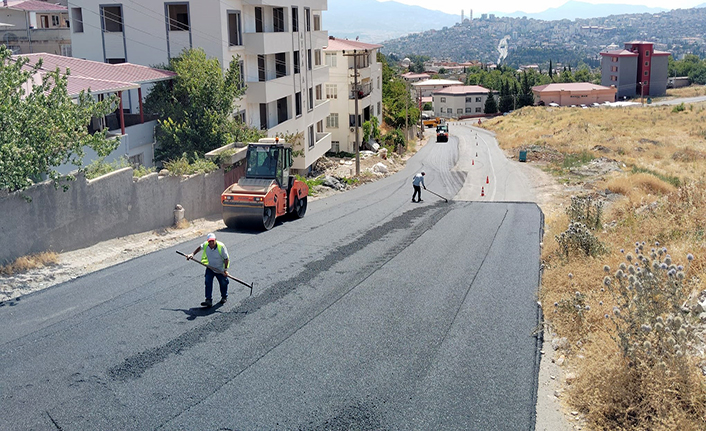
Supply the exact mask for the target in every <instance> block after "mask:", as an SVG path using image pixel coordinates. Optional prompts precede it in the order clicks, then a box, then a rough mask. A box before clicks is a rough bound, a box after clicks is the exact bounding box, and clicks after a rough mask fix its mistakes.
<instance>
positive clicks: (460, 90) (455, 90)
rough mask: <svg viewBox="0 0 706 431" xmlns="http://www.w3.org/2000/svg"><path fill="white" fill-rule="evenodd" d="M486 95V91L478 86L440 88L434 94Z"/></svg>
mask: <svg viewBox="0 0 706 431" xmlns="http://www.w3.org/2000/svg"><path fill="white" fill-rule="evenodd" d="M478 93H485V94H487V93H488V89H487V88H485V87H481V86H480V85H453V86H451V87H446V88H442V89H441V90H438V91H435V92H434V94H451V95H454V94H478Z"/></svg>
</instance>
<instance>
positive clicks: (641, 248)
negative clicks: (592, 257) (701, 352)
mask: <svg viewBox="0 0 706 431" xmlns="http://www.w3.org/2000/svg"><path fill="white" fill-rule="evenodd" d="M625 259H626V261H627V262H623V263H621V264H620V265H619V267H618V269H617V270H616V271H615V272H614V273H613V275H606V276H605V277H604V278H603V289H605V290H607V291H608V292H609V293H610V294H611V295H612V296H613V299H614V301H615V306H614V307H613V310H612V312H609V313H606V314H605V317H606V318H608V319H611V320H612V322H613V323H614V324H615V328H616V334H617V335H616V336H612V337H613V339H614V340H615V341H616V342H617V343H618V344H619V346H620V349H621V351H622V354H623V356H624V357H625V358H627V359H628V360H629V361H630V363H631V364H634V365H636V364H641V365H647V366H649V367H650V368H653V367H657V368H659V369H664V370H667V369H675V365H677V363H678V364H682V363H683V362H682V361H681V359H682V358H683V357H684V355H685V353H686V351H687V349H688V348H689V347H690V346H691V344H692V343H693V342H694V340H695V333H694V332H695V331H694V330H695V328H694V326H693V325H692V324H691V320H692V316H691V315H690V310H689V309H688V308H686V307H684V305H683V304H685V303H686V301H687V299H688V296H689V293H690V291H689V289H688V278H687V274H688V270H689V266H690V263H691V261H692V260H693V259H694V257H693V255H691V254H688V255H687V263H686V267H684V266H682V265H678V264H676V263H675V262H673V261H672V257H671V256H670V255H669V253H668V251H667V249H666V248H664V247H662V248H660V247H659V243H656V244H655V247H654V248H651V249H650V250H649V251H648V250H646V245H645V243H644V242H643V243H636V244H635V254H634V256H633V254H632V253H627V254H626V256H625ZM604 271H605V272H606V273H608V274H610V272H611V268H610V267H609V266H607V265H606V266H605V267H604ZM675 362H676V363H675Z"/></svg>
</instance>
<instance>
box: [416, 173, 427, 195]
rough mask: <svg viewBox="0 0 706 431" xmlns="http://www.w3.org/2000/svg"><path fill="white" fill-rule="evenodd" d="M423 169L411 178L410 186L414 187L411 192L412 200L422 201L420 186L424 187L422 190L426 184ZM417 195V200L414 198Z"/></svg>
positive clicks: (425, 187)
mask: <svg viewBox="0 0 706 431" xmlns="http://www.w3.org/2000/svg"><path fill="white" fill-rule="evenodd" d="M424 175H426V174H425V173H424V171H422V172H421V173H419V174H417V175H415V176H414V178H412V186H413V187H414V193H413V194H412V202H421V201H422V187H424V190H426V189H427V186H425V185H424ZM415 196H418V197H417V200H416V201H415V200H414V197H415Z"/></svg>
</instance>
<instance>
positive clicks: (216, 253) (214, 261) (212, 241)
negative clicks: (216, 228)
mask: <svg viewBox="0 0 706 431" xmlns="http://www.w3.org/2000/svg"><path fill="white" fill-rule="evenodd" d="M201 249H203V254H202V255H201V263H202V264H204V265H208V266H207V267H206V274H205V283H206V300H205V301H204V302H202V303H201V306H202V307H211V306H213V298H212V295H213V277H216V278H217V279H218V286H219V287H220V289H221V300H220V302H219V304H225V303H226V301H227V300H228V264H229V257H228V249H227V248H226V246H225V244H223V243H222V242H220V241H216V235H215V234H213V233H209V234H208V235H207V236H206V242H205V243H203V244H202V245H199V246H198V247H196V250H194V252H193V253H191V254H189V255H187V256H186V259H187V260H189V259H193V258H194V255H195V254H196V253H198V252H199V251H200V250H201ZM211 268H213V269H211Z"/></svg>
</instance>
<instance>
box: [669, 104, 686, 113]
mask: <svg viewBox="0 0 706 431" xmlns="http://www.w3.org/2000/svg"><path fill="white" fill-rule="evenodd" d="M684 109H686V108H685V106H684V102H682V103H680V104H678V105H676V106H674V108H672V112H673V113H677V112H682V111H684Z"/></svg>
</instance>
